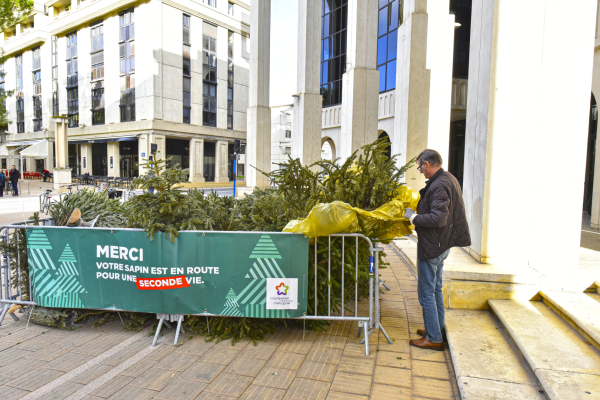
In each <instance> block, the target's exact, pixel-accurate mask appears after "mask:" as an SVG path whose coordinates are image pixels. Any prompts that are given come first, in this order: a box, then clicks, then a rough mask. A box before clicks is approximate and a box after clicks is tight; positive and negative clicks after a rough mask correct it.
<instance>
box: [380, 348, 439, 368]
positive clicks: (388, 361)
mask: <svg viewBox="0 0 600 400" xmlns="http://www.w3.org/2000/svg"><path fill="white" fill-rule="evenodd" d="M376 364H377V365H383V366H386V367H395V368H408V369H410V368H411V365H412V364H411V359H410V353H396V352H391V351H378V352H377V360H376ZM440 365H441V363H440ZM444 367H445V364H444Z"/></svg>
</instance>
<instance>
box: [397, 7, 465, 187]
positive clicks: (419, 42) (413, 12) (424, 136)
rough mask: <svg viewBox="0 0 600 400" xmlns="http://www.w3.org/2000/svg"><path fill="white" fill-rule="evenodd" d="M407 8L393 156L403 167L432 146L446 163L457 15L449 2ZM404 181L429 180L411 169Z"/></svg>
mask: <svg viewBox="0 0 600 400" xmlns="http://www.w3.org/2000/svg"><path fill="white" fill-rule="evenodd" d="M404 4H405V5H404V22H403V24H402V25H401V26H400V27H399V28H398V58H397V61H396V63H397V64H396V68H397V69H396V71H397V72H396V99H395V117H394V135H393V137H391V138H390V139H391V141H392V154H400V157H399V164H400V165H404V164H405V163H406V162H407V161H409V160H410V159H412V158H413V157H416V156H418V155H419V153H420V152H421V151H423V150H425V149H427V148H430V149H434V150H436V151H437V152H439V153H440V154H441V156H442V160H443V161H444V162H445V163H447V162H448V147H449V142H450V134H449V129H450V128H449V127H450V111H451V100H452V99H451V97H452V57H453V53H452V50H453V48H454V21H455V20H454V15H451V14H449V12H448V9H449V5H448V0H443V1H440V0H426V1H424V0H409V1H406V2H405V3H404ZM469 78H470V77H469ZM406 183H407V185H408V186H410V187H412V188H415V189H421V188H422V187H423V186H425V178H424V177H423V175H422V174H421V173H419V171H417V169H416V168H411V169H410V170H409V171H408V172H407V173H406Z"/></svg>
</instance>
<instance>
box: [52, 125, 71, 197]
mask: <svg viewBox="0 0 600 400" xmlns="http://www.w3.org/2000/svg"><path fill="white" fill-rule="evenodd" d="M54 123H55V129H54V132H55V138H54V143H55V146H56V168H55V169H54V170H53V171H52V174H53V176H54V189H55V190H58V188H59V187H60V186H63V185H68V184H70V183H71V169H70V168H69V142H68V140H69V135H68V132H67V124H68V121H67V119H66V118H55V119H54Z"/></svg>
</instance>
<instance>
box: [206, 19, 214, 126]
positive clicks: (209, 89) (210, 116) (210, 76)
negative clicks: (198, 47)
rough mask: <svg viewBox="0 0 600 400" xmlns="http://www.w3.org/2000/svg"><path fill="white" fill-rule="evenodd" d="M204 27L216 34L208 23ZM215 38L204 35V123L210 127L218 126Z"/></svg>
mask: <svg viewBox="0 0 600 400" xmlns="http://www.w3.org/2000/svg"><path fill="white" fill-rule="evenodd" d="M204 25H205V28H209V29H210V30H211V31H215V33H216V29H215V27H213V26H212V25H209V24H206V23H205V24H204ZM207 25H208V26H207ZM211 28H212V29H211ZM211 33H212V32H211ZM215 37H216V35H215ZM215 37H212V36H209V35H206V34H204V35H202V49H203V51H202V64H203V65H202V80H203V90H202V92H203V112H202V123H203V124H204V125H208V126H217V54H216V51H217V39H216V38H215Z"/></svg>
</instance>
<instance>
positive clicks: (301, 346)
mask: <svg viewBox="0 0 600 400" xmlns="http://www.w3.org/2000/svg"><path fill="white" fill-rule="evenodd" d="M315 336H316V335H315ZM312 345H313V342H312V341H310V340H302V339H293V338H288V339H286V340H285V341H284V342H283V343H281V344H280V345H279V347H278V348H277V351H279V352H288V353H299V354H308V352H309V351H310V349H311V348H312Z"/></svg>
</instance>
